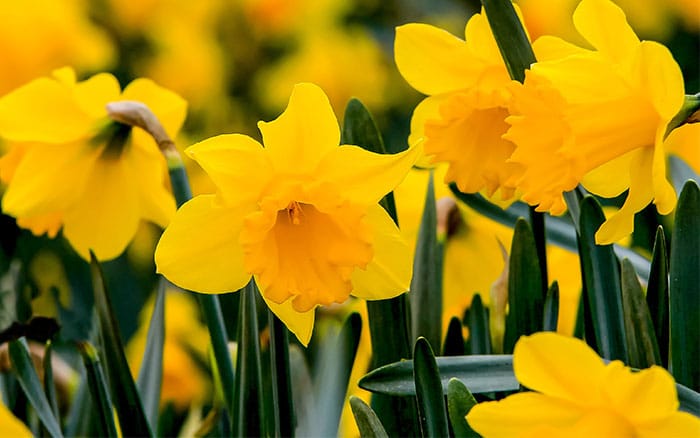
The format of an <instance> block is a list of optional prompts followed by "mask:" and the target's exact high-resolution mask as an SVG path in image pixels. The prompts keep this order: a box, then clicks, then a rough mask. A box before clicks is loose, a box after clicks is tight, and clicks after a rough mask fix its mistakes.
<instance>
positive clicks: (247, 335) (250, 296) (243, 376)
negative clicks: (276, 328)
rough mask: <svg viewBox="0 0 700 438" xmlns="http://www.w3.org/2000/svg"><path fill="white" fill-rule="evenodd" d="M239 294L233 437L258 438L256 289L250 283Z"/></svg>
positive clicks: (260, 424)
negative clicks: (256, 437)
mask: <svg viewBox="0 0 700 438" xmlns="http://www.w3.org/2000/svg"><path fill="white" fill-rule="evenodd" d="M239 293H241V294H242V295H241V307H240V314H239V318H238V358H237V360H236V380H235V384H236V386H235V391H234V397H235V398H234V405H233V406H234V411H233V412H234V418H233V421H234V435H235V436H262V435H263V434H264V433H265V431H264V430H263V429H264V424H265V419H264V418H263V415H264V414H263V413H264V411H265V407H264V405H263V391H262V371H261V366H262V364H261V360H260V338H259V335H258V317H257V309H256V306H255V297H256V295H257V294H258V288H257V286H255V281H254V280H252V279H251V280H250V282H249V283H248V284H247V285H246V287H244V288H243V289H242V290H241V291H240V292H239Z"/></svg>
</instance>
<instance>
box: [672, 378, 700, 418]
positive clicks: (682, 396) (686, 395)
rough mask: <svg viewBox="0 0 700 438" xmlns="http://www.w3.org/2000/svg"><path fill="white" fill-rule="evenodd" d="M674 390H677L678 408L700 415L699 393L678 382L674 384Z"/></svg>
mask: <svg viewBox="0 0 700 438" xmlns="http://www.w3.org/2000/svg"><path fill="white" fill-rule="evenodd" d="M676 391H677V392H678V402H679V403H680V407H679V408H678V409H680V410H681V411H683V412H688V413H689V414H693V415H695V416H696V417H700V393H697V392H695V391H693V390H692V389H690V388H687V387H685V386H683V385H680V384H676Z"/></svg>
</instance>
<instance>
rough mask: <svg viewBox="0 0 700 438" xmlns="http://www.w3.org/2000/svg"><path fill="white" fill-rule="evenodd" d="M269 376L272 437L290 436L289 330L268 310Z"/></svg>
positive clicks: (292, 403) (291, 431) (292, 402)
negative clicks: (272, 423) (270, 381)
mask: <svg viewBox="0 0 700 438" xmlns="http://www.w3.org/2000/svg"><path fill="white" fill-rule="evenodd" d="M267 315H268V321H269V327H270V374H271V377H272V385H271V386H272V406H273V409H274V415H273V419H274V425H275V426H274V436H292V435H293V434H294V427H295V425H296V418H295V415H294V400H293V398H292V381H291V375H290V368H289V330H288V329H287V326H286V325H284V323H283V322H282V321H280V319H279V318H277V317H276V316H275V314H274V313H272V311H271V310H270V309H268V310H267Z"/></svg>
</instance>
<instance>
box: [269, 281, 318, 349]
mask: <svg viewBox="0 0 700 438" xmlns="http://www.w3.org/2000/svg"><path fill="white" fill-rule="evenodd" d="M263 299H265V302H266V303H267V307H269V308H270V310H272V313H274V314H275V315H276V316H277V317H278V318H279V319H280V320H281V321H282V322H283V323H284V325H286V326H287V328H288V329H289V331H290V332H292V333H294V336H296V337H297V339H298V340H299V342H301V344H302V345H303V346H304V347H306V346H308V345H309V340H311V334H312V333H313V331H314V317H315V315H316V309H315V308H313V309H311V310H309V311H307V312H297V311H296V310H294V307H293V306H292V300H293V298H290V299H288V300H287V301H285V302H284V303H282V304H277V303H275V302H274V301H272V300H268V299H267V298H265V295H264V294H263Z"/></svg>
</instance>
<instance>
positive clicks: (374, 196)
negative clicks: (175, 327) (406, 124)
mask: <svg viewBox="0 0 700 438" xmlns="http://www.w3.org/2000/svg"><path fill="white" fill-rule="evenodd" d="M258 127H259V129H260V131H261V132H262V138H263V142H264V144H265V147H263V146H262V145H261V144H260V143H258V142H257V141H255V140H254V139H252V138H250V137H248V136H245V135H240V134H230V135H220V136H218V137H213V138H210V139H207V140H204V141H202V142H200V143H197V144H195V145H194V146H191V147H190V148H188V149H187V153H188V154H189V155H190V156H191V157H192V158H193V159H195V160H196V161H197V162H198V163H199V164H200V165H201V166H202V168H204V170H205V171H206V172H207V173H208V174H209V176H210V177H211V178H212V180H213V181H214V183H215V184H216V186H217V188H218V191H217V193H216V194H213V195H200V196H197V197H195V198H194V199H192V200H191V201H189V202H187V203H186V204H184V205H183V206H182V207H181V208H180V210H178V212H177V213H176V214H175V217H174V218H173V220H172V222H171V224H170V225H169V226H168V228H167V229H166V230H165V232H164V233H163V236H162V237H161V240H160V242H159V244H158V247H157V248H156V257H155V258H156V265H157V269H158V272H160V273H162V274H163V275H165V276H166V277H167V278H168V279H169V280H171V281H172V282H173V283H175V284H177V285H178V286H181V287H183V288H186V289H190V290H194V291H199V292H204V293H224V292H232V291H236V290H238V289H240V288H242V287H243V286H245V285H246V284H247V283H248V282H249V281H250V279H251V277H254V278H255V281H256V283H257V284H258V286H259V288H260V291H261V293H262V296H263V298H264V299H265V301H266V302H267V305H268V306H269V307H270V309H271V310H272V311H273V312H274V313H275V314H276V315H277V316H278V317H279V318H280V319H281V320H282V321H283V322H284V323H285V324H286V325H287V326H288V327H289V329H290V330H291V331H292V332H293V333H294V334H295V335H296V336H297V337H298V338H299V340H300V341H301V342H302V343H303V344H305V345H306V344H307V343H308V342H309V339H310V337H311V333H312V329H313V324H314V309H315V307H316V306H318V305H328V304H331V303H342V302H344V301H345V300H346V299H347V298H348V297H349V296H350V295H351V294H352V295H354V296H357V297H360V298H365V299H370V300H376V299H383V298H390V297H394V296H397V295H400V294H402V293H404V292H405V291H407V290H408V287H409V284H410V280H411V259H410V251H409V249H408V247H407V245H406V243H405V242H404V241H403V240H402V239H401V237H400V234H399V230H398V228H397V227H396V225H395V224H394V223H393V221H392V220H391V218H390V217H389V216H388V214H387V213H386V212H385V211H384V210H383V209H382V208H381V207H380V206H379V205H378V202H379V200H380V199H381V198H382V197H383V196H384V195H385V194H386V193H388V192H389V191H391V190H392V189H393V188H394V187H395V186H396V185H398V184H399V183H400V182H401V180H402V179H403V178H404V176H405V175H406V173H407V172H408V170H409V169H410V168H411V166H412V165H413V163H414V162H415V160H416V159H417V157H418V156H419V154H420V153H421V150H420V147H419V146H414V147H411V148H409V149H408V150H407V151H404V152H402V153H400V154H396V155H380V154H374V153H370V152H368V151H366V150H364V149H362V148H360V147H357V146H351V145H343V146H340V147H338V144H339V143H340V131H339V129H338V122H337V120H336V117H335V115H334V113H333V110H332V108H331V106H330V104H329V102H328V98H327V97H326V95H325V94H324V93H323V91H322V90H321V89H320V88H318V87H317V86H316V85H313V84H309V83H305V84H299V85H296V86H295V87H294V90H293V92H292V95H291V97H290V99H289V105H288V107H287V109H286V110H285V111H284V112H283V113H282V115H280V116H279V117H278V118H277V119H276V120H274V121H272V122H268V123H265V122H260V123H259V124H258Z"/></svg>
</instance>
